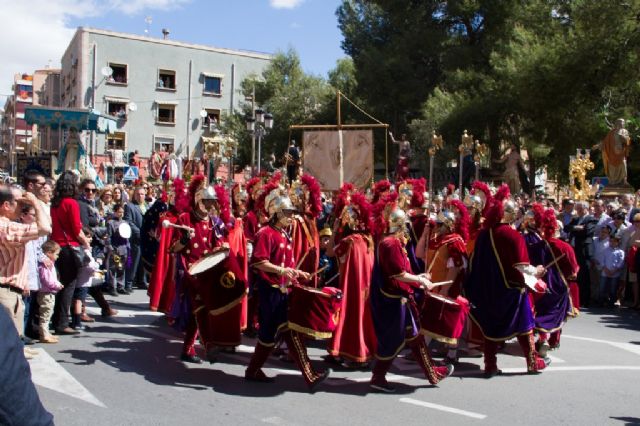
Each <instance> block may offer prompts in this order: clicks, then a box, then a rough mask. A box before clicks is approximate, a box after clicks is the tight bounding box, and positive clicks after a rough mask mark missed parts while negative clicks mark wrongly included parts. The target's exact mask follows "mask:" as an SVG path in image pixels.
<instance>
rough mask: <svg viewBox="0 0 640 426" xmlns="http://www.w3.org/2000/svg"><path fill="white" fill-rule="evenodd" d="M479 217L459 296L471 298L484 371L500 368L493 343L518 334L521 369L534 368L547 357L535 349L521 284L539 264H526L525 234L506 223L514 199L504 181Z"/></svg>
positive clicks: (532, 370) (531, 370)
mask: <svg viewBox="0 0 640 426" xmlns="http://www.w3.org/2000/svg"><path fill="white" fill-rule="evenodd" d="M485 219H486V220H485V222H484V229H483V230H482V231H480V233H479V234H478V239H477V241H476V247H475V250H474V253H473V256H472V259H471V265H470V268H469V275H468V277H467V279H466V281H465V284H464V292H465V296H466V297H467V298H468V299H469V302H470V303H471V314H470V315H471V318H472V320H473V321H474V322H475V323H476V324H477V325H478V326H479V327H480V329H481V331H482V334H483V335H484V373H485V377H487V378H489V377H493V376H495V375H497V374H500V370H499V369H498V365H497V357H496V354H497V351H498V344H499V343H501V342H504V341H506V340H509V339H511V338H513V337H517V338H518V343H519V344H520V347H521V348H522V351H523V354H524V356H525V359H526V361H527V372H528V373H530V374H536V373H538V372H540V371H541V370H543V369H544V368H545V367H546V366H547V362H548V361H545V360H543V359H542V358H540V357H539V356H538V354H537V352H536V351H535V347H534V343H533V328H534V318H533V313H532V310H531V303H530V301H529V297H528V296H527V292H526V290H525V289H524V288H525V285H526V284H525V276H528V277H540V276H542V275H543V274H544V272H545V270H544V268H543V267H542V266H539V267H537V268H536V267H534V266H532V265H530V264H529V256H528V253H527V247H526V243H525V240H524V238H523V237H522V235H521V234H520V233H519V232H518V231H516V230H515V229H514V228H513V226H512V224H513V222H514V221H515V219H516V205H515V203H514V202H513V201H511V200H509V187H508V186H506V185H502V187H500V189H499V190H498V192H497V193H496V195H495V196H494V198H493V199H492V200H491V204H490V206H489V207H488V209H487V214H486V218H485Z"/></svg>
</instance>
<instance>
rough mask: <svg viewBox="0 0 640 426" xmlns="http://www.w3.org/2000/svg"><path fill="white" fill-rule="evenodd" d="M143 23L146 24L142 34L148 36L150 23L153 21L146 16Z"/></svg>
mask: <svg viewBox="0 0 640 426" xmlns="http://www.w3.org/2000/svg"><path fill="white" fill-rule="evenodd" d="M144 22H145V24H146V26H145V28H144V33H145V34H147V35H148V34H149V28H150V27H151V23H152V22H153V19H151V16H147V17H146V18H144Z"/></svg>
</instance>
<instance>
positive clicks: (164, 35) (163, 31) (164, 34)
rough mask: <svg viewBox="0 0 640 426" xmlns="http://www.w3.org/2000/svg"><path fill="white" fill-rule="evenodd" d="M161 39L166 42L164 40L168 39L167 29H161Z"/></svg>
mask: <svg viewBox="0 0 640 426" xmlns="http://www.w3.org/2000/svg"><path fill="white" fill-rule="evenodd" d="M162 38H163V39H164V40H166V39H168V38H169V30H168V29H166V28H163V29H162Z"/></svg>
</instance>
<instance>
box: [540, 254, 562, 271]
mask: <svg viewBox="0 0 640 426" xmlns="http://www.w3.org/2000/svg"><path fill="white" fill-rule="evenodd" d="M565 255H566V253H562V254H561V255H560V256H558V257H556V258H555V259H553V261H551V262H549V263H548V264H546V265H545V266H544V269H547V268H548V267H549V266H551V265H553V264H555V263H558V261H559V260H560V259H562V258H563V257H564V256H565Z"/></svg>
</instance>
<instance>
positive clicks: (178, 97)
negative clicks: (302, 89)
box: [62, 28, 270, 157]
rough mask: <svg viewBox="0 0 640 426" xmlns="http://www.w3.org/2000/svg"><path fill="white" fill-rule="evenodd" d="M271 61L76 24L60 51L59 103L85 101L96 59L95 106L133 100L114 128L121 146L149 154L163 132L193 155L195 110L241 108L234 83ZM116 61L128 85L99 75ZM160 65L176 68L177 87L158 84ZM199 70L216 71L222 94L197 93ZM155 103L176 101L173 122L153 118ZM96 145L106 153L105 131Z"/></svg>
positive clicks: (197, 129)
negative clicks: (122, 142)
mask: <svg viewBox="0 0 640 426" xmlns="http://www.w3.org/2000/svg"><path fill="white" fill-rule="evenodd" d="M94 45H95V52H96V57H95V62H94V57H93V51H94V49H93V46H94ZM269 61H270V56H269V55H266V54H260V53H254V52H243V51H231V50H228V49H218V48H212V47H207V46H198V45H188V44H184V43H179V42H175V41H173V40H162V39H153V38H149V37H141V36H135V35H131V34H121V33H113V32H108V31H102V30H93V29H84V28H79V29H78V31H77V32H76V34H75V36H74V38H73V40H72V41H71V43H70V45H69V47H68V48H67V51H66V52H65V54H64V56H63V58H62V75H63V87H62V91H63V93H65V90H67V93H66V95H65V98H66V99H64V100H63V102H62V104H63V106H75V107H82V108H87V107H90V106H91V104H92V102H91V101H92V80H93V73H94V63H95V75H96V77H95V85H96V96H95V109H97V110H98V111H100V112H102V113H104V114H107V113H108V109H107V108H108V102H109V101H110V100H111V101H116V100H118V99H120V100H122V102H124V103H126V104H129V105H130V104H131V103H134V104H135V105H136V107H137V108H136V110H135V111H132V110H127V111H126V112H127V116H126V120H123V119H121V120H119V125H118V127H119V129H118V131H120V132H124V133H125V135H126V148H125V150H126V151H133V150H138V151H139V152H140V155H141V156H143V157H147V156H149V155H150V153H151V151H152V148H153V142H154V138H158V137H162V138H173V140H174V147H175V148H176V150H179V151H178V152H179V153H181V154H182V155H185V154H186V151H187V149H186V147H187V145H186V144H187V141H188V142H189V151H190V152H191V155H192V156H193V152H194V147H195V146H196V144H197V143H198V141H199V140H200V137H201V136H202V135H203V131H204V129H203V128H202V125H201V124H202V122H201V120H202V119H201V117H200V111H201V110H202V109H204V108H207V109H217V110H220V112H221V114H223V113H225V112H229V111H230V110H231V109H237V108H239V106H240V101H243V100H244V99H242V98H241V96H240V95H239V92H238V89H239V87H240V82H241V81H242V80H243V79H244V78H246V77H247V76H249V75H250V74H257V75H260V74H261V73H262V71H263V70H264V68H265V67H266V66H267V65H268V64H269ZM114 63H115V64H124V65H126V67H127V82H126V84H117V83H116V82H111V81H109V79H107V78H105V77H103V76H102V74H101V72H100V71H101V69H102V68H104V67H107V66H109V64H114ZM74 64H76V65H75V67H76V68H75V71H74ZM190 64H191V96H190V98H189V68H190ZM159 69H165V70H171V71H174V72H175V80H176V88H175V90H167V89H166V88H165V89H163V88H158V70H159ZM74 72H75V73H77V75H75V74H74ZM203 73H206V74H211V75H218V76H220V77H221V81H222V87H221V94H220V95H216V96H212V95H207V94H204V93H203V88H204V74H203ZM234 74H235V75H234ZM65 75H66V76H67V79H66V81H65V80H64V76H65ZM74 76H75V84H74V83H73V80H74ZM73 96H75V102H73V103H71V102H70V97H73ZM158 102H170V103H173V104H175V123H174V124H159V123H157V121H156V117H157V113H158ZM189 105H190V107H191V111H190V114H188V106H189ZM94 146H95V148H96V150H95V153H96V154H102V153H104V152H105V148H106V139H105V136H104V135H98V136H97V139H96V141H95V145H94ZM180 148H181V149H180ZM180 151H181V152H180Z"/></svg>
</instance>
